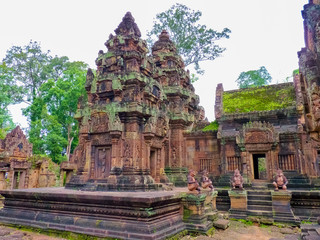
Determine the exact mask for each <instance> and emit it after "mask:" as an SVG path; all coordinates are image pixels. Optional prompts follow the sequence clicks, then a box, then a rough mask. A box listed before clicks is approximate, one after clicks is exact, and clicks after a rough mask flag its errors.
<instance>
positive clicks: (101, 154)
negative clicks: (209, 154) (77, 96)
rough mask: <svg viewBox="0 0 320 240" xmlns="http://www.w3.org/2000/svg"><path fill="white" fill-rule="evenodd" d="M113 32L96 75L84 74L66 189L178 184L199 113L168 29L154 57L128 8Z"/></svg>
mask: <svg viewBox="0 0 320 240" xmlns="http://www.w3.org/2000/svg"><path fill="white" fill-rule="evenodd" d="M115 33H116V35H115V36H114V35H112V34H111V35H110V36H109V39H108V40H107V42H106V43H105V45H106V47H107V48H108V51H107V52H106V53H104V52H103V51H102V50H100V51H99V54H98V58H97V59H96V64H97V71H96V76H95V75H94V74H93V72H92V70H91V69H89V70H88V73H87V81H86V85H85V88H86V90H87V94H88V101H82V102H80V103H79V109H78V112H77V114H76V116H75V117H76V118H77V119H78V121H79V124H80V141H79V145H78V147H77V148H76V150H75V152H74V155H73V157H72V159H71V161H70V162H72V163H76V169H77V175H76V176H73V177H72V178H71V179H70V181H69V183H68V184H67V188H74V187H77V188H81V189H91V190H97V189H99V190H103V189H104V190H114V189H118V190H119V189H123V190H126V189H127V190H152V189H160V188H163V187H164V186H165V185H166V186H167V187H168V183H170V180H169V179H170V178H171V179H172V178H175V179H177V181H176V182H177V183H178V182H179V179H180V178H181V179H180V181H182V183H181V184H183V180H186V176H183V175H186V173H187V171H186V169H184V168H185V167H186V166H187V162H186V158H185V155H186V145H185V138H184V136H183V134H184V132H186V131H188V130H189V131H190V130H191V129H192V127H193V125H194V124H196V123H197V122H199V121H200V120H202V118H203V108H201V107H199V106H198V103H199V97H198V96H197V95H196V94H195V93H194V88H193V86H192V85H191V83H190V76H189V72H187V71H185V70H184V63H183V61H182V59H181V57H180V56H179V55H178V54H177V49H176V47H175V46H174V44H173V42H172V41H171V40H170V38H169V35H168V33H167V32H166V31H163V32H162V33H161V34H160V36H159V40H158V41H157V42H156V43H155V44H154V46H153V47H152V55H151V56H148V55H147V53H148V49H147V46H146V42H145V41H144V40H142V39H140V36H141V34H140V31H139V28H138V27H137V25H136V24H135V22H134V19H133V17H132V16H131V13H127V14H126V15H125V16H124V18H123V21H122V22H121V23H120V25H119V26H118V28H117V29H116V30H115ZM180 175H182V176H181V177H180ZM179 177H180V178H179ZM185 183H186V182H185ZM169 185H170V184H169Z"/></svg>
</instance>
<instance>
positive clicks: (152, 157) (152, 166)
mask: <svg viewBox="0 0 320 240" xmlns="http://www.w3.org/2000/svg"><path fill="white" fill-rule="evenodd" d="M156 163H157V157H156V151H155V150H154V149H152V150H151V151H150V174H151V177H153V178H155V177H156Z"/></svg>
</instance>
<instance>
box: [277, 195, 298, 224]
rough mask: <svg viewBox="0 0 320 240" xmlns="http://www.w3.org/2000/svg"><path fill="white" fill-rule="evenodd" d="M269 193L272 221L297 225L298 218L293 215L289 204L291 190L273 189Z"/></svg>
mask: <svg viewBox="0 0 320 240" xmlns="http://www.w3.org/2000/svg"><path fill="white" fill-rule="evenodd" d="M271 195H272V211H273V219H274V221H276V222H284V223H289V224H293V225H299V224H300V220H299V218H296V217H295V216H294V214H293V212H292V209H291V205H290V200H291V192H288V191H273V192H271Z"/></svg>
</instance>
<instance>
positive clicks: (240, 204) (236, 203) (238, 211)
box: [228, 190, 247, 219]
mask: <svg viewBox="0 0 320 240" xmlns="http://www.w3.org/2000/svg"><path fill="white" fill-rule="evenodd" d="M228 194H229V197H230V204H231V206H230V210H229V213H230V218H236V219H246V217H247V213H246V212H247V191H245V190H230V191H228Z"/></svg>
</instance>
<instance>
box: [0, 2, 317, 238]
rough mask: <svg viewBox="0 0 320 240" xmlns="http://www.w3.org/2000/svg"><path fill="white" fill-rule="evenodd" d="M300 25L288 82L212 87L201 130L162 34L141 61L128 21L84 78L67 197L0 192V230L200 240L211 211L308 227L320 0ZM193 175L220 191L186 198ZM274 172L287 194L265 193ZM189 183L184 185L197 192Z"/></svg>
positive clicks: (52, 192)
mask: <svg viewBox="0 0 320 240" xmlns="http://www.w3.org/2000/svg"><path fill="white" fill-rule="evenodd" d="M302 16H303V18H304V29H305V40H306V47H305V48H303V49H302V50H301V51H300V52H299V53H298V56H299V73H298V74H295V76H294V82H293V83H283V84H277V85H270V86H264V87H259V88H249V89H240V90H232V91H224V89H223V85H222V84H218V86H217V88H216V102H215V117H216V122H213V123H211V124H209V123H208V122H207V121H206V120H205V119H204V117H205V114H204V110H203V108H202V107H200V106H199V98H198V96H197V95H196V94H195V93H194V88H193V86H192V84H191V83H190V76H189V72H188V71H186V70H185V68H184V64H183V61H182V59H181V57H180V56H179V55H178V54H177V49H176V47H175V46H174V44H173V42H172V41H171V40H170V36H169V35H168V33H167V32H166V31H162V33H161V34H160V36H159V39H158V41H157V42H155V44H154V45H153V47H152V49H151V53H150V54H148V49H147V45H146V42H145V41H144V40H142V39H141V38H140V37H141V34H140V31H139V28H138V27H137V25H136V23H135V22H134V18H133V17H132V16H131V14H130V13H129V12H128V13H127V14H126V15H125V16H124V18H123V19H122V22H121V23H120V25H119V26H118V27H117V29H116V30H115V35H112V34H111V35H110V36H109V39H108V40H107V42H106V43H105V45H106V47H107V52H103V51H102V50H101V51H99V53H98V57H97V59H96V65H97V69H96V71H94V70H91V69H89V70H88V72H87V79H86V83H85V86H84V87H85V89H86V90H87V98H86V97H84V98H83V99H80V101H79V104H78V111H77V113H76V115H75V118H76V119H78V121H79V126H80V133H79V145H78V146H77V148H76V149H75V151H74V153H73V155H72V157H71V159H70V161H69V162H66V163H63V164H62V165H61V169H62V172H63V173H66V175H67V177H66V179H67V184H66V187H65V188H42V189H39V188H38V189H22V190H20V189H19V190H1V191H0V194H1V195H2V196H4V197H5V202H4V208H3V209H1V210H0V221H1V222H3V223H9V224H21V225H28V226H32V227H39V228H44V229H55V230H62V231H71V232H77V233H81V234H89V235H94V236H99V237H113V238H117V239H119V238H121V239H165V238H166V237H168V236H172V235H175V234H177V233H180V232H181V231H184V230H187V231H189V232H197V233H199V232H202V233H208V232H210V229H211V228H212V227H213V226H216V225H214V224H215V221H219V220H221V219H218V220H217V218H218V213H217V210H225V211H229V213H230V217H231V218H241V219H248V220H252V218H255V219H258V221H261V222H262V220H263V221H265V222H267V223H269V224H270V223H273V222H283V223H290V224H294V225H299V224H300V222H301V220H308V221H309V220H312V221H315V220H316V218H317V217H318V216H319V214H320V191H319V190H318V191H315V190H317V189H319V186H320V185H319V183H320V181H319V176H320V173H319V157H320V156H319V155H320V136H319V132H320V124H319V121H320V107H319V106H320V100H319V99H320V90H319V89H320V88H319V86H320V34H319V33H320V1H319V0H310V2H309V4H307V5H305V7H304V10H303V12H302ZM191 169H193V170H195V171H197V172H199V173H201V172H202V171H203V170H207V171H208V172H209V177H210V178H211V179H212V180H213V183H214V185H215V186H228V187H227V188H225V187H223V188H217V190H212V189H206V188H205V187H204V186H202V188H201V189H199V188H198V190H194V191H192V189H190V188H189V189H190V191H189V190H188V188H187V187H186V186H187V173H188V171H189V170H191ZM236 169H238V170H240V172H241V174H242V176H243V178H242V177H239V175H237V178H238V180H239V181H240V182H241V181H242V179H243V180H244V190H243V188H242V182H241V183H240V187H239V190H233V189H232V190H231V189H230V175H231V174H232V173H233V172H235V170H236ZM278 169H282V170H283V171H284V174H285V176H286V177H287V178H288V179H289V184H291V185H289V184H288V189H289V191H286V190H285V189H282V190H281V191H273V190H270V189H269V187H270V186H269V185H270V184H271V187H272V188H273V186H272V179H273V177H274V175H275V173H276V171H277V170H278ZM279 172H280V171H279ZM193 173H194V171H192V175H191V174H190V176H189V180H191V183H190V184H189V186H188V187H190V185H193V186H196V187H198V186H197V185H196V183H195V179H194V174H193ZM237 173H238V171H237ZM197 177H198V176H195V178H197ZM233 179H235V178H233ZM206 180H208V179H207V177H206ZM281 180H284V178H282V177H281ZM173 186H177V187H182V188H173ZM298 188H300V189H298ZM302 188H303V190H301V189H302ZM311 188H312V189H313V191H310V189H311ZM194 189H196V188H194ZM78 190H81V191H78ZM156 190H158V191H156ZM162 190H167V191H162ZM124 191H126V192H124ZM265 222H263V223H265ZM220 226H221V225H220ZM226 227H227V226H226ZM211 230H212V229H211Z"/></svg>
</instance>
